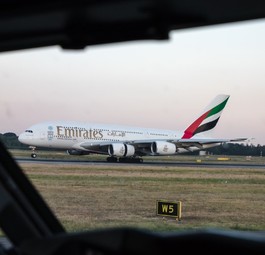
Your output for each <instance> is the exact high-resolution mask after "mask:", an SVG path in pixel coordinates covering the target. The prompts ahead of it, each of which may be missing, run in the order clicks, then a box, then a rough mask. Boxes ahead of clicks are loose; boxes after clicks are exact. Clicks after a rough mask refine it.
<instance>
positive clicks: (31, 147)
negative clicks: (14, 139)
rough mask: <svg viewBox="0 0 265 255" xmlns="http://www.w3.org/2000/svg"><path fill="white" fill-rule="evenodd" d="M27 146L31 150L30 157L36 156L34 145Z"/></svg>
mask: <svg viewBox="0 0 265 255" xmlns="http://www.w3.org/2000/svg"><path fill="white" fill-rule="evenodd" d="M29 148H30V149H31V150H32V153H31V157H32V158H37V154H36V152H35V149H36V147H34V146H29Z"/></svg>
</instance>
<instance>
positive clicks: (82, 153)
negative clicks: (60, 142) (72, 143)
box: [66, 149, 89, 156]
mask: <svg viewBox="0 0 265 255" xmlns="http://www.w3.org/2000/svg"><path fill="white" fill-rule="evenodd" d="M66 152H67V154H69V155H75V156H77V155H78V156H79V155H87V154H89V153H88V152H85V151H80V150H74V149H72V150H67V151H66Z"/></svg>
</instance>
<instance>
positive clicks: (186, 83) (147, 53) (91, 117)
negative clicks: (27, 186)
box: [0, 19, 265, 233]
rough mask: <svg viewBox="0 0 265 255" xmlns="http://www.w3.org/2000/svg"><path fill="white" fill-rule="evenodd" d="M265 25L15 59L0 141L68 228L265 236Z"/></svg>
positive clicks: (6, 82)
mask: <svg viewBox="0 0 265 255" xmlns="http://www.w3.org/2000/svg"><path fill="white" fill-rule="evenodd" d="M264 27H265V21H264V19H261V20H255V21H248V22H237V23H234V24H229V25H225V24H223V25H215V26H212V27H204V28H203V27H202V28H191V29H187V30H185V29H184V30H179V31H173V32H171V33H170V40H165V41H148V42H146V41H145V42H134V41H133V42H130V43H122V42H120V43H118V44H109V45H98V46H93V47H92V46H91V47H88V48H85V49H83V50H81V51H74V50H67V49H62V48H60V47H57V46H50V47H45V48H36V49H24V50H20V51H16V52H12V53H10V54H8V53H4V54H2V55H1V60H0V70H1V72H0V73H1V75H0V79H1V84H2V85H1V93H0V102H2V103H1V110H0V116H1V127H0V133H1V134H0V135H1V136H0V139H1V141H2V142H3V143H4V144H5V146H6V147H7V149H8V151H10V153H11V154H12V156H13V157H14V159H15V160H16V162H17V163H18V165H19V166H20V167H21V169H23V172H24V173H25V174H26V176H27V177H28V178H29V180H30V182H31V183H32V184H33V185H34V187H36V190H37V191H38V192H39V193H40V194H41V196H42V197H43V198H44V200H45V201H46V202H47V204H48V206H49V207H50V208H51V211H52V212H53V213H54V214H55V215H56V217H57V218H58V220H59V222H60V223H61V224H62V226H63V228H65V230H66V232H73V233H74V232H77V231H84V230H95V229H102V228H105V227H106V228H113V227H124V226H125V227H135V228H137V229H148V230H151V231H172V232H173V231H182V230H189V229H195V230H196V229H198V228H214V229H232V230H247V231H260V230H264V229H265V214H264V213H263V212H264V209H265V207H264V204H265V196H264V194H265V185H264V184H265V176H264V170H265V169H264V167H265V159H264V155H265V138H264V131H263V127H264V117H263V116H264V109H263V108H264V107H262V102H263V101H264V92H265V91H264V84H265V75H264V72H265V51H264V45H265V36H264ZM71 31H72V30H71Z"/></svg>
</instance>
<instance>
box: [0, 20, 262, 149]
mask: <svg viewBox="0 0 265 255" xmlns="http://www.w3.org/2000/svg"><path fill="white" fill-rule="evenodd" d="M264 31H265V20H264V19H262V20H256V21H247V22H238V23H233V24H232V23H231V24H229V25H228V24H227V25H218V26H211V27H201V28H196V29H195V28H194V29H186V30H176V31H174V32H171V34H170V40H166V41H141V42H140V41H137V42H129V43H117V44H108V45H100V46H90V47H87V48H86V49H85V50H81V51H71V50H62V49H61V48H59V47H46V48H39V49H32V50H24V51H14V52H6V53H2V54H1V55H0V82H1V93H0V117H1V122H0V133H5V132H14V133H16V134H19V133H21V132H23V131H24V130H25V129H26V128H28V127H29V126H31V125H33V124H35V123H37V122H42V121H47V120H77V121H87V122H98V123H109V124H122V125H131V126H136V127H150V128H164V129H172V130H182V129H184V128H186V127H187V126H188V125H189V124H190V123H191V122H192V121H193V120H194V119H195V118H196V117H198V115H199V114H200V113H201V111H202V110H203V109H204V107H205V106H206V105H207V104H208V103H209V102H210V101H211V100H212V99H213V98H214V97H215V96H216V95H217V94H229V95H230V99H229V101H228V103H227V105H226V108H225V109H224V111H223V113H222V116H221V118H220V120H219V122H218V124H217V127H216V130H215V133H214V134H213V135H214V137H218V138H237V137H247V138H254V139H253V140H251V141H250V143H253V144H255V145H256V144H261V145H265V135H264V133H265V132H264V129H265V33H264Z"/></svg>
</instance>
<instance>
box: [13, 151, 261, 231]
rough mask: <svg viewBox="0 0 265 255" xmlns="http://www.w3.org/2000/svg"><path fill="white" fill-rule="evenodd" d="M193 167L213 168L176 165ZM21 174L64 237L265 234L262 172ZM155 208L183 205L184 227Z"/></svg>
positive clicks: (55, 169) (83, 169)
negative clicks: (118, 232) (128, 232)
mask: <svg viewBox="0 0 265 255" xmlns="http://www.w3.org/2000/svg"><path fill="white" fill-rule="evenodd" d="M12 153H13V155H15V156H17V155H18V153H17V152H16V151H14V152H12ZM27 153H28V152H27ZM58 155H59V156H58ZM58 155H55V154H54V155H52V156H51V155H50V156H47V155H46V157H60V154H58ZM18 156H19V157H21V156H23V155H18ZM39 157H41V154H40V155H39ZM44 157H45V156H44ZM61 157H63V156H62V155H61ZM79 158H82V157H79ZM222 158H223V156H222ZM82 159H84V158H82ZM164 159H166V160H172V159H171V158H170V159H169V158H168V157H165V158H164ZM198 159H200V160H213V159H210V158H206V157H204V158H199V157H187V156H186V157H180V158H179V160H190V161H197V160H198ZM150 160H151V159H150ZM159 160H161V158H160V159H159ZM174 160H176V159H174ZM215 160H218V159H217V157H216V158H215ZM229 160H231V161H232V160H234V161H237V162H239V161H240V162H245V161H246V160H248V161H249V159H246V158H245V157H241V158H240V157H238V158H236V157H235V158H230V159H229ZM256 161H257V162H259V163H261V164H264V162H263V158H257V159H251V162H256ZM20 166H21V167H22V169H23V170H24V172H25V173H26V175H27V176H28V177H29V178H30V180H31V181H32V183H33V184H34V185H35V187H36V188H37V190H39V191H40V193H41V194H42V196H43V197H44V198H45V200H46V201H47V203H48V204H49V205H50V207H51V209H52V210H53V211H54V213H55V214H56V215H57V217H58V218H59V219H60V220H61V222H62V223H63V225H64V227H65V228H66V229H67V230H68V231H80V230H91V229H98V228H103V227H104V228H106V227H121V226H132V227H139V228H146V229H150V230H158V231H169V230H170V231H171V230H186V229H197V228H225V229H239V230H264V229H265V214H264V210H265V172H264V171H265V169H258V168H256V169H255V168H251V167H249V168H228V167H227V168H214V167H211V168H209V167H208V168H203V167H176V166H165V167H161V166H145V165H141V164H139V165H131V166H130V165H127V164H114V165H113V164H109V165H91V164H88V165H83V164H82V165H78V164H72V165H66V164H59V165H58V164H54V165H46V164H38V163H37V162H36V163H34V164H31V163H30V164H29V163H20ZM157 200H166V201H181V202H182V218H181V221H177V220H176V219H175V218H172V217H163V216H158V215H157V214H156V201H157Z"/></svg>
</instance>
